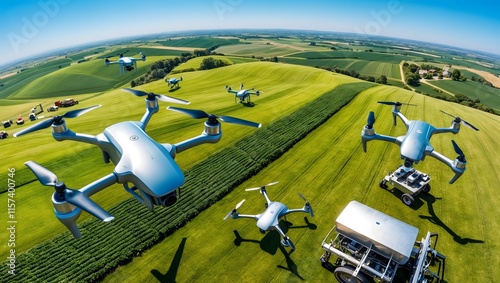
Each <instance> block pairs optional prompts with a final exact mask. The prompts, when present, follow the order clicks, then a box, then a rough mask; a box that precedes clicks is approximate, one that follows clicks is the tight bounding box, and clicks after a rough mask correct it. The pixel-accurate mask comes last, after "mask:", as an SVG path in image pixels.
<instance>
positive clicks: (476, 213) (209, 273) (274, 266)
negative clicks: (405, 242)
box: [104, 86, 500, 282]
mask: <svg viewBox="0 0 500 283" xmlns="http://www.w3.org/2000/svg"><path fill="white" fill-rule="evenodd" d="M379 100H392V101H401V102H410V103H415V104H417V105H418V106H417V107H410V106H404V107H403V108H402V112H403V113H404V114H405V115H406V116H407V117H408V118H409V119H423V120H425V121H428V122H431V123H432V124H433V125H434V126H437V127H448V126H449V125H450V122H451V119H450V118H449V117H448V116H446V115H444V114H442V113H441V112H439V109H446V110H447V111H451V113H456V114H457V115H461V117H462V118H464V119H467V121H469V122H470V123H472V124H474V125H475V126H477V127H479V128H481V129H485V131H480V132H474V131H472V130H470V129H468V128H466V127H463V128H462V130H461V132H460V133H459V134H457V135H456V136H454V135H452V134H440V135H436V136H434V137H433V138H432V141H431V143H432V145H433V146H434V147H435V149H436V150H438V151H439V152H441V153H443V154H445V155H447V156H449V157H450V158H452V159H453V158H454V156H455V155H456V154H455V153H454V152H453V148H452V146H451V141H450V140H451V139H454V140H456V141H457V143H459V145H460V147H461V148H462V149H463V151H464V152H465V154H466V156H467V159H468V162H469V163H468V164H467V166H468V169H467V171H466V172H465V173H464V175H463V176H462V177H461V178H460V179H459V180H458V181H457V182H456V183H455V184H453V185H450V184H448V180H449V179H450V178H451V177H452V176H453V173H452V171H451V170H450V169H449V168H448V167H447V166H446V165H444V164H442V163H441V162H439V161H437V160H435V159H433V158H427V159H426V160H425V161H423V162H421V163H419V164H418V165H416V167H417V168H418V169H419V170H422V171H424V172H426V173H429V174H430V176H431V178H432V181H431V185H432V189H431V192H430V194H428V195H423V196H422V197H421V199H420V201H418V202H417V205H416V207H414V208H410V207H407V206H405V205H404V204H403V203H402V202H401V200H400V199H399V197H398V196H399V195H398V193H397V192H390V191H387V190H382V189H380V188H379V187H378V182H379V181H380V179H382V178H383V177H384V176H385V174H386V173H387V172H388V171H392V170H394V169H395V168H396V167H397V166H398V165H399V164H400V163H401V160H400V159H399V147H397V146H396V145H395V144H389V143H385V142H381V141H373V142H370V143H368V151H367V153H364V152H363V150H362V146H361V138H360V133H361V129H362V127H363V126H364V125H365V123H366V118H367V116H368V112H369V111H374V112H375V115H376V118H377V121H376V123H375V130H376V131H377V132H378V133H380V134H387V135H393V136H399V135H403V134H404V133H405V132H406V130H405V127H404V125H402V124H401V123H400V121H398V125H397V126H396V127H394V126H393V125H392V115H391V113H390V112H391V107H390V106H385V105H381V104H378V103H376V101H379ZM499 123H500V119H499V118H498V116H494V115H491V114H489V113H485V112H481V111H477V110H474V109H470V108H467V107H465V106H462V105H457V104H450V103H447V102H444V101H441V100H437V99H434V98H430V97H426V96H423V95H419V94H415V93H412V92H408V91H404V90H403V91H402V90H400V89H397V88H394V87H385V86H381V87H375V88H370V89H367V90H366V91H363V92H361V93H360V94H359V95H358V96H357V97H356V98H355V99H354V100H352V101H351V102H350V103H349V104H348V105H347V106H346V107H344V108H342V109H341V110H340V111H339V112H338V113H337V114H335V115H334V116H333V117H331V118H330V119H329V120H328V121H327V122H326V123H324V124H323V125H321V126H320V127H318V128H317V129H316V130H315V131H313V132H312V133H311V134H309V135H308V136H306V137H305V138H304V139H303V140H301V141H300V142H298V143H297V144H296V145H295V146H294V147H293V148H292V149H290V150H289V151H288V152H286V153H285V154H284V155H283V156H281V157H280V158H278V159H277V160H276V161H275V162H273V163H272V164H270V165H269V166H268V167H266V168H265V169H264V170H262V171H260V172H259V173H258V174H257V175H255V176H254V177H252V178H250V179H249V180H247V181H245V182H244V183H242V184H241V185H239V186H238V187H237V188H235V189H234V190H233V191H232V192H231V193H229V194H228V195H227V196H226V197H224V198H223V199H221V200H220V201H218V202H217V203H215V204H214V205H212V206H211V207H210V208H208V209H207V210H205V211H204V212H202V213H201V214H200V215H198V216H197V217H196V218H195V219H193V220H192V221H191V222H190V223H188V224H187V225H186V226H185V227H183V228H181V229H179V230H177V231H176V232H175V233H174V234H173V235H171V236H169V238H168V239H166V240H165V241H162V242H161V243H160V244H158V245H156V246H155V247H154V248H152V249H150V250H148V251H147V252H145V253H144V254H143V255H142V256H141V257H137V258H134V259H133V261H132V262H131V263H129V264H127V265H125V266H122V267H120V268H118V269H117V270H116V271H115V272H114V273H113V274H111V275H109V276H108V277H106V278H105V280H104V282H116V281H129V282H134V281H155V280H158V281H167V282H168V281H174V280H175V281H177V282H227V281H236V280H241V279H242V278H245V281H249V282H262V281H265V282H303V281H306V282H327V281H334V278H333V274H331V273H330V272H328V271H327V270H325V269H323V268H322V267H321V265H320V262H319V257H320V256H321V254H322V253H323V250H322V249H321V241H322V240H323V238H324V237H325V236H326V234H327V233H328V231H329V230H330V229H331V228H332V227H333V225H334V222H335V219H336V217H337V216H338V215H339V213H340V211H341V210H342V209H343V208H344V207H345V206H346V205H347V203H349V202H350V201H351V200H357V201H360V202H362V203H365V204H367V205H369V206H371V207H373V208H375V209H377V210H380V211H382V212H384V213H386V214H389V215H391V216H393V217H396V218H398V219H400V220H402V221H404V222H406V223H408V224H410V225H413V226H416V227H417V228H419V230H420V231H419V235H418V237H419V238H418V240H420V237H424V236H425V233H426V232H427V231H431V232H437V233H439V240H438V243H437V247H436V249H437V250H438V251H439V252H440V253H443V254H444V255H446V257H447V259H446V269H445V277H444V280H445V281H446V282H461V281H463V278H472V276H473V278H474V279H471V280H473V281H477V282H494V281H495V280H496V278H498V276H499V275H500V274H499V272H500V271H499V270H498V268H496V266H498V265H499V264H500V262H499V258H498V257H496V256H495V254H497V253H498V252H499V251H500V247H499V245H498V243H497V240H496V239H498V237H499V236H500V235H499V233H500V232H499V231H500V230H499V228H500V227H499V225H498V221H497V219H498V217H499V216H500V215H499V212H498V210H497V209H496V207H498V205H500V203H499V200H498V198H497V197H496V189H497V184H498V182H499V181H500V180H499V179H498V176H500V172H499V170H500V169H499V168H500V166H499V165H500V164H499V163H498V162H499V161H498V160H499V159H498V157H499V156H498V153H497V152H496V151H494V150H493V149H494V148H498V146H499V141H498V135H497V133H495V132H492V131H487V130H486V129H488V128H491V127H498V124H499ZM492 150H493V151H492ZM481 170H484V171H483V172H482V173H481ZM491 170H493V171H491ZM484 172H489V174H485V173H484ZM478 176H480V177H478ZM272 181H279V182H280V183H279V184H278V185H276V186H273V187H269V188H268V193H269V196H270V198H271V199H272V200H276V201H280V202H283V203H285V204H287V205H288V206H289V207H293V208H295V207H302V205H303V201H302V200H301V199H300V198H299V197H298V196H297V193H298V192H301V193H302V194H303V195H304V196H306V198H307V199H308V200H309V201H310V203H311V205H312V206H313V209H314V212H315V217H314V218H311V217H310V216H308V215H307V214H300V213H298V214H291V215H289V216H288V217H287V220H288V221H289V222H291V223H293V225H292V226H290V227H289V228H288V229H286V232H287V235H288V236H289V237H290V238H291V239H292V240H293V241H294V243H295V245H296V247H297V250H296V251H294V252H293V253H291V254H289V249H284V248H282V247H281V246H280V244H279V235H278V234H277V233H275V232H269V233H267V234H266V235H262V234H260V233H259V231H258V228H257V227H256V226H255V221H252V220H250V219H238V220H232V219H228V220H226V221H223V220H222V218H223V217H224V216H225V215H226V214H227V213H228V212H229V211H230V210H231V209H232V208H233V207H234V206H235V205H236V203H238V202H239V201H241V200H242V199H246V201H245V203H244V204H243V205H242V207H241V208H240V209H239V211H240V213H248V214H257V213H260V212H262V211H263V210H264V205H263V204H264V199H263V197H262V195H260V194H259V193H258V192H245V191H244V189H245V188H249V187H255V186H259V185H264V184H267V183H269V182H272ZM304 217H307V219H305V218H304ZM284 227H286V225H285V226H284ZM479 259H484V260H486V261H487V262H488V264H485V262H484V261H483V260H479ZM431 268H432V267H431Z"/></svg>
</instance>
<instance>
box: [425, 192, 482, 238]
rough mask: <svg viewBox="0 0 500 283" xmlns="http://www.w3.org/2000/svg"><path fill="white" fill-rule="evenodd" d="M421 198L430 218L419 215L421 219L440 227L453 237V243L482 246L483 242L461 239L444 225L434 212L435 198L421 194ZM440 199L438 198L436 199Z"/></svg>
mask: <svg viewBox="0 0 500 283" xmlns="http://www.w3.org/2000/svg"><path fill="white" fill-rule="evenodd" d="M422 198H423V199H424V200H425V201H426V202H427V209H428V211H429V214H430V216H428V215H419V216H418V217H420V218H421V219H427V220H429V221H430V222H431V223H433V224H435V225H438V226H441V227H442V228H443V229H444V230H446V232H448V234H450V235H451V236H453V240H455V242H457V243H459V244H461V245H466V244H469V243H470V244H482V243H484V241H483V240H478V239H471V238H462V237H461V236H459V235H457V233H455V232H454V231H453V230H452V229H451V228H450V227H448V225H446V224H445V223H444V222H443V221H441V219H439V217H438V216H437V215H436V212H435V211H434V207H433V206H432V204H433V203H434V202H436V200H437V199H436V198H435V197H434V196H432V195H431V194H422ZM438 199H440V198H438Z"/></svg>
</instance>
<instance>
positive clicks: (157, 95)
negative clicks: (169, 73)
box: [122, 88, 190, 104]
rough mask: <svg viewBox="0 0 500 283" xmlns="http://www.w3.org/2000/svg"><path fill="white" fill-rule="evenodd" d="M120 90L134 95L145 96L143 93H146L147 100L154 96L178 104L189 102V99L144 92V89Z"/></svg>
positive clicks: (152, 98)
mask: <svg viewBox="0 0 500 283" xmlns="http://www.w3.org/2000/svg"><path fill="white" fill-rule="evenodd" d="M122 90H123V91H128V92H130V93H132V94H134V95H135V96H145V95H147V96H148V98H147V99H148V100H154V99H155V97H156V98H158V99H159V100H161V101H164V102H172V103H179V104H189V103H190V102H189V101H186V100H182V99H178V98H175V97H171V96H166V95H163V94H156V93H152V92H145V91H142V90H137V89H131V88H122Z"/></svg>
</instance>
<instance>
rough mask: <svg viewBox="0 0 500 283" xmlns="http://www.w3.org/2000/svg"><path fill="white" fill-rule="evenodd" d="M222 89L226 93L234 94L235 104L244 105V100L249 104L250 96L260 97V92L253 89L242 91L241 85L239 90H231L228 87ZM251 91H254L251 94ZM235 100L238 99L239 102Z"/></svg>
mask: <svg viewBox="0 0 500 283" xmlns="http://www.w3.org/2000/svg"><path fill="white" fill-rule="evenodd" d="M224 88H225V89H227V92H229V93H234V102H235V103H236V102H240V103H244V102H245V99H246V101H247V102H246V103H250V95H251V94H253V95H257V96H259V95H260V91H259V90H255V89H254V88H251V89H243V84H240V90H233V89H232V88H231V87H229V86H227V85H226V86H225V87H224ZM251 90H255V91H254V92H252V91H251ZM236 98H239V99H240V100H239V101H236Z"/></svg>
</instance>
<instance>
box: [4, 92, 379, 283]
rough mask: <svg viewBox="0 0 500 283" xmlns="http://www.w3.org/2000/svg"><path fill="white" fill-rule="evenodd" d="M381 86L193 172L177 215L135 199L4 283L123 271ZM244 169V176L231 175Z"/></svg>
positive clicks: (278, 128)
mask: <svg viewBox="0 0 500 283" xmlns="http://www.w3.org/2000/svg"><path fill="white" fill-rule="evenodd" d="M373 85H374V84H371V83H366V82H356V83H351V84H343V85H339V86H337V87H335V88H334V89H332V90H331V91H329V92H326V93H325V94H324V95H322V96H321V97H319V98H318V99H316V100H314V101H312V102H311V103H309V104H307V105H306V106H304V107H302V108H300V109H298V110H297V111H295V112H294V113H292V114H291V115H289V116H286V117H283V118H281V119H279V120H277V121H275V122H273V123H272V124H270V125H269V126H267V127H264V128H262V129H259V130H257V131H256V132H255V133H254V134H253V135H251V136H248V137H246V138H244V139H242V140H240V141H239V142H237V143H236V144H235V145H234V146H230V147H227V148H224V149H223V150H221V151H220V152H218V153H216V154H214V155H212V156H210V157H208V158H207V159H205V160H203V161H201V162H200V163H198V164H196V165H194V166H193V167H191V168H190V169H189V170H186V171H185V175H186V182H185V184H184V185H183V186H182V189H181V198H180V199H179V201H178V203H177V204H176V205H174V206H173V207H170V208H161V207H156V208H155V212H153V213H151V212H150V211H149V210H147V209H146V208H145V207H144V206H142V205H140V204H139V203H138V202H137V200H135V199H133V198H130V199H128V200H125V201H123V202H121V203H119V204H117V205H116V206H114V207H113V208H111V209H110V213H111V214H112V215H114V216H115V220H114V221H113V222H111V223H102V222H101V221H99V220H96V219H92V220H89V221H87V222H84V223H81V224H80V225H79V226H80V230H81V232H82V235H83V237H82V238H81V239H79V240H75V239H73V237H72V235H71V234H70V233H69V232H64V233H61V234H59V235H57V236H55V237H54V238H52V239H51V240H47V241H45V242H43V243H41V244H39V245H37V246H35V247H33V248H32V249H30V250H28V251H26V252H24V253H21V254H19V255H17V257H16V275H15V276H13V275H10V274H9V273H8V272H7V271H8V268H9V266H8V261H4V262H2V264H1V267H0V282H83V281H85V282H93V281H98V280H100V279H102V278H103V277H104V276H106V275H107V274H108V273H110V272H112V271H113V270H114V269H115V268H116V267H117V266H118V265H123V264H126V263H127V262H129V261H130V260H132V258H133V257H134V256H137V255H139V254H140V253H141V252H143V251H145V250H146V249H148V248H150V247H151V246H153V245H154V244H156V243H158V242H159V241H161V240H163V239H165V238H166V237H167V236H168V235H170V234H172V233H173V232H174V231H176V230H177V229H178V228H180V227H182V226H184V225H185V224H186V223H187V222H188V221H190V220H191V219H193V218H194V217H195V216H196V215H198V214H199V213H200V212H201V211H203V210H205V209H206V208H208V207H210V206H211V205H212V204H214V203H215V202H217V201H218V200H220V199H221V198H222V197H224V196H225V195H227V194H228V193H229V192H230V191H232V190H233V189H234V188H235V187H237V186H238V185H239V184H241V183H242V182H244V181H245V180H247V179H248V178H250V177H252V176H253V175H255V174H256V173H258V172H259V171H260V170H262V169H263V168H264V167H266V166H267V165H268V164H270V163H271V162H273V161H275V160H276V159H277V158H279V157H280V156H281V155H283V154H284V153H285V152H286V151H288V150H289V149H290V148H292V147H293V146H294V145H295V144H296V143H297V142H299V141H300V140H301V139H303V138H304V137H305V136H306V135H307V134H309V133H310V132H312V131H313V130H314V129H316V128H317V127H319V126H320V125H322V124H323V123H324V122H326V121H327V120H328V119H329V118H330V117H331V116H333V115H334V114H335V113H336V112H337V111H338V110H340V109H341V108H342V107H343V106H345V105H346V104H348V103H349V102H350V101H351V100H352V99H353V98H354V97H355V96H356V95H357V94H358V93H359V92H360V91H362V90H365V89H367V88H369V87H371V86H373ZM234 168H239V169H240V170H241V171H239V172H238V174H227V172H231V171H233V169H234Z"/></svg>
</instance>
